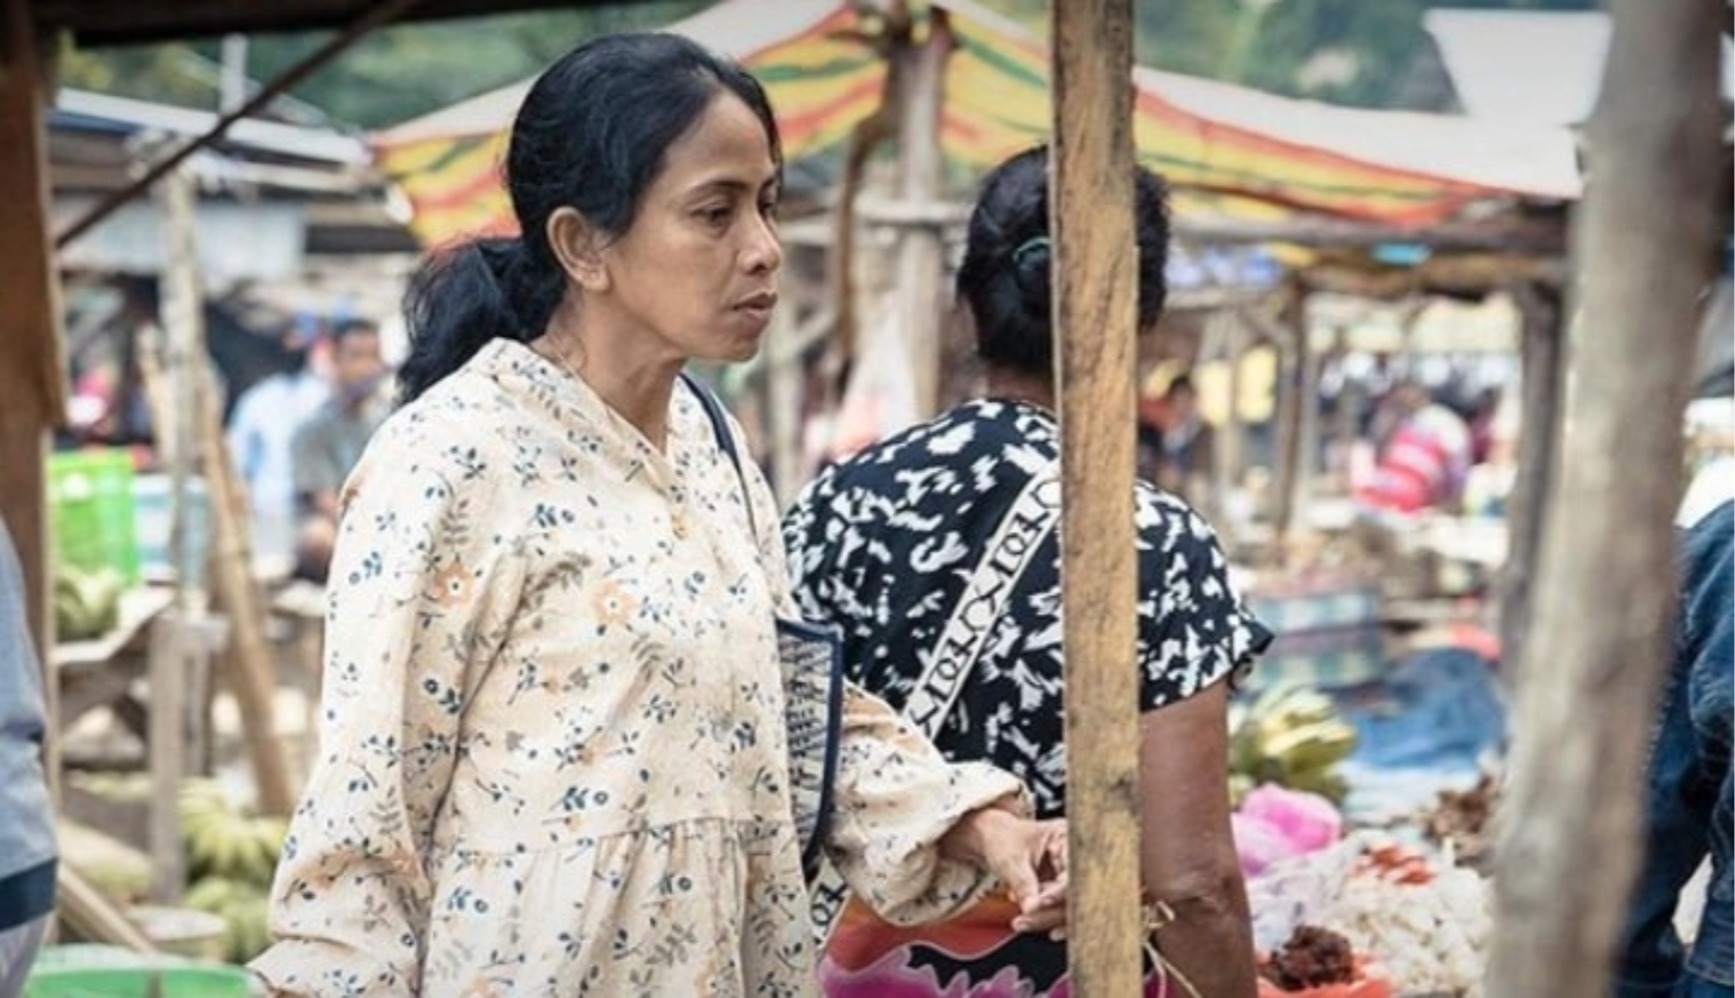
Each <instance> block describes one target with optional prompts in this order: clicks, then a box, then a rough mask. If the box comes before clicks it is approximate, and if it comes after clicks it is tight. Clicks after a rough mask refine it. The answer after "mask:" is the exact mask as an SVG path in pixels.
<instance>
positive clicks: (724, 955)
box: [254, 35, 1058, 996]
mask: <svg viewBox="0 0 1735 998" xmlns="http://www.w3.org/2000/svg"><path fill="white" fill-rule="evenodd" d="M506 165H507V172H508V178H509V179H508V185H509V187H510V191H511V195H512V203H513V208H514V211H515V213H516V215H517V218H518V222H519V226H520V230H521V232H522V233H523V234H522V236H520V237H518V238H514V239H506V240H495V241H490V242H486V243H473V244H470V245H466V246H462V247H460V248H458V249H456V250H452V251H449V252H447V253H444V254H442V255H439V256H437V257H435V258H434V259H433V260H432V261H431V262H430V264H429V265H428V267H427V268H426V269H425V270H424V271H423V272H422V274H421V275H420V276H419V278H418V280H417V282H416V284H415V287H414V288H413V291H412V296H411V300H410V303H409V308H408V311H409V319H410V325H411V330H412V335H413V340H414V346H413V351H412V355H411V357H410V358H409V359H408V361H407V363H406V364H405V365H404V366H403V369H402V378H403V382H404V383H403V393H404V396H405V399H406V404H405V405H404V406H403V407H402V408H401V409H400V410H399V411H398V412H396V413H395V414H394V415H393V416H392V417H391V418H390V419H389V420H388V421H387V422H386V423H385V424H384V426H382V427H381V428H380V430H379V431H378V432H377V434H376V435H375V436H374V438H373V439H372V441H371V442H370V444H369V446H368V449H367V452H366V454H365V455H364V457H363V458H362V460H361V463H360V465H359V466H358V467H357V469H356V471H355V473H354V474H353V475H352V476H351V478H350V479H349V481H348V483H347V484H346V486H345V490H344V491H345V496H344V509H343V513H342V519H341V524H340V527H339V536H338V539H337V545H336V553H335V556H334V560H333V565H332V569H331V597H330V599H331V602H330V610H329V616H328V618H327V624H326V642H325V644H326V648H327V653H326V663H325V677H326V678H325V685H324V690H323V695H322V696H323V699H322V707H323V718H324V726H323V729H322V731H321V740H320V758H319V760H318V762H317V765H316V769H315V772H314V773H313V775H312V778H311V781H310V785H309V787H308V789H307V793H306V797H305V799H304V800H303V802H302V804H301V806H300V808H299V809H298V811H297V813H296V815H295V819H294V823H293V828H292V830H291V834H290V836H289V840H288V843H287V845H286V847H285V853H284V858H283V861H282V863H281V865H280V867H279V869H278V872H277V878H276V883H275V885H274V886H273V890H272V907H273V911H272V928H273V930H274V931H275V933H276V935H277V937H278V940H279V941H278V943H277V945H276V946H275V947H274V948H272V949H271V950H269V951H268V952H266V953H265V954H264V955H263V956H261V957H260V958H259V959H258V961H257V962H256V963H255V964H254V966H255V968H256V969H257V970H258V971H259V972H260V973H261V974H262V975H263V976H264V977H265V978H266V979H267V981H268V982H269V984H270V986H271V987H272V989H273V990H274V991H275V992H277V993H293V994H316V995H338V994H343V995H351V994H377V995H406V994H424V995H430V996H433V995H439V996H478V995H499V996H507V995H510V996H529V995H560V996H571V995H585V994H589V995H598V996H617V995H620V996H624V995H721V996H745V995H803V994H808V993H811V991H812V990H813V976H812V974H813V964H814V954H813V949H814V947H813V933H812V926H811V924H810V923H809V921H808V915H807V903H806V884H805V882H804V879H803V865H802V863H803V856H802V844H801V842H800V841H799V838H800V834H801V833H800V832H799V831H798V828H797V822H796V820H795V817H794V805H793V803H792V801H793V790H792V780H793V776H792V763H791V760H790V757H789V755H788V752H787V749H788V744H789V741H790V731H791V729H789V728H788V727H787V726H786V725H787V723H788V722H787V719H786V716H785V713H784V709H785V702H786V700H785V697H786V691H787V687H786V686H785V682H786V680H785V677H784V673H783V671H782V668H781V665H780V661H781V660H780V658H779V651H778V646H777V642H776V636H775V632H774V618H775V617H776V616H779V615H785V616H786V615H788V614H789V613H790V611H791V607H790V605H789V594H788V588H787V586H788V584H787V581H786V579H785V576H784V574H783V553H782V547H781V544H780V543H779V538H778V536H777V532H776V529H775V510H774V508H773V505H772V500H771V496H770V493H769V490H768V489H767V488H766V486H765V483H764V481H763V479H762V478H761V477H759V475H758V474H757V472H756V470H755V469H753V468H751V467H750V466H748V467H746V468H745V469H739V470H738V466H737V465H736V464H735V462H734V461H732V460H731V457H730V455H729V454H728V453H727V451H726V449H725V446H723V445H724V444H727V445H728V446H730V447H733V446H734V441H735V439H737V438H738V436H739V428H738V427H736V426H735V425H734V424H733V422H732V421H729V420H726V419H725V418H724V417H723V416H722V415H721V414H720V413H718V414H717V416H716V418H715V420H714V421H713V419H712V417H711V415H710V413H709V412H708V410H707V404H708V397H701V395H700V394H699V392H700V391H701V389H699V388H698V387H697V386H696V385H692V384H689V383H687V382H684V381H683V380H681V379H680V377H679V373H680V370H681V367H682V365H683V364H684V363H685V362H686V361H688V360H689V359H692V358H701V359H704V360H707V361H741V360H746V359H747V358H749V357H751V356H752V355H753V353H754V352H755V351H756V350H757V349H758V346H759V341H760V338H761V337H762V335H763V334H764V331H765V328H766V324H767V321H768V319H769V317H770V313H771V309H772V307H773V305H774V304H775V303H776V300H777V271H778V266H779V263H780V262H781V251H780V249H779V245H778V238H777V228H776V222H775V217H776V215H775V212H776V205H777V198H778V185H779V182H780V175H781V162H780V155H779V150H778V144H777V132H776V127H775V124H774V121H773V119H772V115H771V110H770V108H769V107H768V106H767V104H766V100H765V95H764V93H763V91H762V90H761V89H760V87H759V85H758V84H757V83H755V82H754V81H753V79H752V78H751V77H750V76H748V75H747V74H746V73H745V72H743V71H742V70H741V69H740V68H738V67H736V66H734V65H732V64H730V63H728V62H726V61H723V60H720V59H718V58H716V57H714V56H712V55H710V54H708V53H706V52H705V51H704V50H703V49H701V48H699V47H698V46H696V45H694V44H693V43H691V42H689V41H686V40H683V39H680V38H677V37H674V36H668V35H633V36H618V37H611V38H604V39H600V40H598V41H594V42H590V43H587V44H585V45H583V46H581V47H580V48H578V49H577V50H575V51H574V52H573V53H571V54H570V55H568V56H567V57H565V58H563V59H562V60H560V61H559V62H558V63H556V64H555V65H554V66H553V67H552V68H550V69H549V70H548V71H547V72H546V73H544V74H543V75H542V77H541V78H540V79H539V80H538V81H537V82H536V84H535V85H534V86H533V87H532V88H531V90H530V93H529V95H528V96H527V97H526V98H525V101H524V105H523V108H522V109H521V110H520V112H519V114H518V117H517V121H516V123H515V124H514V127H513V132H512V140H511V145H510V149H509V151H508V154H507V164H506ZM756 523H757V524H759V525H761V526H762V529H761V530H759V531H758V532H757V533H756V532H755V529H754V527H755V524H756ZM841 715H842V725H841V736H840V737H839V739H838V741H837V743H836V744H837V748H838V752H837V756H838V764H837V775H836V780H835V784H834V786H833V791H834V802H833V806H832V808H831V809H830V812H829V813H830V821H829V825H828V830H827V832H826V833H825V835H824V836H823V840H822V841H821V844H822V846H823V849H824V852H825V854H826V855H827V856H828V857H829V858H830V859H831V860H832V862H833V863H834V864H835V865H836V866H838V867H839V868H840V869H842V870H843V871H844V872H845V874H846V875H847V876H848V878H849V880H850V882H851V884H852V885H853V886H854V887H855V889H856V890H858V891H859V892H861V894H862V895H863V896H865V897H867V898H868V899H869V900H870V902H871V903H872V904H873V905H874V907H875V908H876V909H878V910H879V911H880V912H881V913H883V914H885V915H886V916H887V917H889V918H894V919H897V920H899V921H920V920H923V919H930V918H936V917H942V916H945V915H947V914H949V913H951V912H952V911H955V910H957V909H958V908H959V907H960V906H962V905H965V904H967V903H968V902H969V901H971V900H972V899H973V898H975V897H977V896H978V895H980V894H981V893H982V892H983V890H984V889H985V888H986V887H987V886H988V885H989V883H990V881H991V879H992V878H991V877H990V876H989V875H988V872H989V871H991V872H992V873H993V874H997V875H998V876H999V878H1000V880H1001V881H1002V882H1004V883H1005V884H1006V885H1007V886H1008V887H1009V888H1010V889H1011V890H1012V891H1013V892H1014V893H1015V894H1016V895H1017V896H1018V897H1019V899H1020V900H1021V901H1022V902H1023V905H1024V910H1023V911H1022V912H1021V913H1020V915H1019V918H1020V923H1019V924H1020V925H1021V926H1026V927H1029V928H1042V927H1045V926H1046V925H1047V924H1049V923H1050V922H1052V921H1053V920H1054V918H1055V917H1056V913H1057V910H1058V909H1057V908H1056V906H1055V905H1056V900H1057V898H1056V894H1057V891H1056V890H1055V889H1054V887H1053V886H1052V885H1050V886H1048V887H1043V886H1042V885H1040V884H1039V883H1038V881H1037V878H1038V873H1037V869H1038V867H1039V865H1042V864H1043V863H1044V862H1046V861H1048V860H1050V859H1051V858H1052V856H1051V852H1052V850H1053V849H1054V847H1055V843H1054V832H1053V830H1052V829H1051V828H1050V827H1047V826H1043V825H1038V824H1037V823H1034V822H1031V821H1029V820H1028V819H1026V818H1024V817H1022V816H1021V815H1020V813H1019V812H1020V811H1021V809H1022V808H1023V806H1024V805H1023V804H1022V802H1021V797H1020V787H1019V786H1018V784H1017V782H1016V781H1015V780H1013V779H1012V778H1011V777H1009V776H1007V775H1005V774H1004V773H1000V772H998V771H996V770H993V769H992V768H990V767H988V766H985V765H964V766H952V765H948V764H946V763H945V762H944V761H943V760H942V759H941V758H940V757H939V755H938V754H937V753H936V752H935V751H934V749H933V748H932V746H931V745H930V744H929V743H928V742H927V741H926V740H925V739H923V738H921V737H920V736H919V735H917V734H916V733H914V732H913V731H912V730H911V729H909V728H908V727H906V726H903V725H901V724H900V723H899V722H898V720H897V718H896V716H895V715H894V714H892V713H891V712H890V710H889V709H888V708H886V707H885V705H884V704H883V703H881V702H879V701H878V700H875V699H873V698H871V697H868V696H866V695H863V694H861V693H859V692H858V691H855V690H853V689H849V690H846V691H845V692H844V694H843V699H842V709H841Z"/></svg>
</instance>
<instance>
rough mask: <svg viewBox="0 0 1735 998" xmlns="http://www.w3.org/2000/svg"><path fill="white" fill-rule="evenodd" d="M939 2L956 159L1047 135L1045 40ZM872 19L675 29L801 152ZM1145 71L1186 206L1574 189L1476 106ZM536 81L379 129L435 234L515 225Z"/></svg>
mask: <svg viewBox="0 0 1735 998" xmlns="http://www.w3.org/2000/svg"><path fill="white" fill-rule="evenodd" d="M747 5H751V8H752V9H751V10H748V9H746V6H747ZM930 6H931V7H938V8H943V9H945V10H946V11H947V12H948V14H949V17H950V28H951V32H952V36H953V39H954V47H953V51H952V54H951V56H950V58H949V60H948V62H947V71H946V77H945V94H944V107H943V112H942V118H941V131H942V143H943V145H944V149H945V152H946V154H947V156H948V158H949V159H950V160H952V161H953V162H954V163H956V164H960V165H962V166H964V167H967V168H969V169H972V170H975V171H981V170H985V169H987V168H989V167H991V166H993V165H994V164H995V163H997V162H999V161H1000V160H1002V159H1004V158H1005V157H1006V156H1008V155H1010V154H1012V153H1014V152H1016V151H1018V150H1019V149H1022V148H1025V147H1028V146H1029V145H1031V144H1033V143H1035V142H1039V141H1042V140H1044V139H1045V138H1046V137H1047V135H1048V131H1049V117H1050V113H1051V111H1050V103H1049V101H1050V94H1049V86H1048V53H1047V48H1046V44H1045V42H1044V41H1043V40H1042V39H1041V38H1040V37H1038V36H1036V35H1034V34H1032V33H1031V32H1029V31H1027V30H1026V29H1024V28H1022V27H1021V26H1019V25H1017V24H1014V23H1011V22H1009V21H1006V20H1004V19H1002V18H1000V17H999V16H997V15H995V14H993V13H991V12H989V11H987V10H984V9H982V8H980V7H977V6H976V5H975V4H973V3H971V2H969V0H944V2H936V3H933V4H931V5H930ZM865 27H866V26H864V25H863V24H862V23H861V21H860V19H859V17H858V14H857V13H856V11H855V9H854V6H853V5H851V4H848V3H836V2H834V0H780V2H779V3H778V4H776V5H769V4H763V3H755V2H754V0H726V2H724V3H720V4H718V5H716V6H715V7H713V8H711V9H709V10H707V11H705V12H703V13H701V14H699V15H697V16H695V17H694V18H691V19H689V20H688V21H685V22H681V23H680V24H677V25H674V26H672V27H671V29H670V30H675V31H680V32H682V33H684V34H689V35H690V36H692V37H694V38H696V39H698V40H699V41H702V42H704V43H706V44H707V45H710V46H711V47H712V48H715V49H718V50H719V51H723V52H726V53H727V54H730V55H733V56H734V57H736V58H737V59H739V60H741V61H742V62H743V63H744V64H745V65H746V66H748V67H749V68H750V69H751V70H752V71H753V72H754V73H755V75H757V76H758V77H759V78H760V80H761V81H762V82H763V83H764V84H765V87H766V90H767V92H768V93H769V95H770V97H771V102H772V106H773V107H774V108H776V109H777V116H778V124H779V127H780V129H781V131H782V135H783V143H784V151H785V155H786V157H787V158H788V159H790V160H797V159H800V158H802V157H805V156H809V155H811V154H814V153H817V152H820V151H823V150H826V149H828V148H831V147H833V146H835V145H836V144H837V143H839V142H840V141H841V140H842V139H844V138H845V137H846V136H847V135H848V134H849V132H850V130H851V129H852V128H853V127H854V126H855V125H856V124H857V123H858V122H860V121H861V120H862V119H863V118H864V117H866V116H867V115H869V114H871V113H872V112H873V110H874V109H875V108H876V107H877V106H878V104H879V101H880V99H881V91H882V89H883V86H884V82H885V75H886V70H885V66H884V64H883V62H882V60H881V59H880V57H879V56H878V55H877V54H876V53H875V51H874V50H873V48H872V47H871V46H870V45H869V44H868V42H867V41H866V40H865V39H864V37H863V30H864V28H865ZM1134 83H1135V86H1136V88H1137V89H1136V94H1135V110H1134V114H1135V120H1134V138H1135V142H1136V144H1137V147H1138V153H1139V156H1140V157H1141V159H1142V160H1143V161H1144V162H1145V163H1146V164H1147V165H1149V166H1151V167H1152V168H1154V169H1157V170H1159V171H1160V172H1162V173H1163V174H1164V175H1165V176H1167V177H1168V178H1169V180H1170V182H1171V183H1172V185H1173V186H1174V188H1175V190H1176V201H1175V210H1176V212H1177V213H1180V214H1183V215H1185V214H1208V215H1223V214H1230V215H1236V216H1241V217H1274V216H1281V215H1284V214H1288V213H1290V212H1292V211H1298V210H1300V211H1308V212H1316V213H1325V214H1330V215H1335V216H1339V217H1349V218H1359V219H1367V220H1374V221H1382V222H1387V223H1393V224H1399V225H1423V224H1427V223H1429V222H1432V221H1437V220H1439V219H1442V218H1445V217H1448V216H1451V215H1453V214H1455V213H1457V212H1459V211H1460V210H1462V209H1463V208H1464V207H1465V206H1467V205H1469V204H1471V203H1473V202H1477V201H1484V200H1488V199H1491V198H1510V197H1535V198H1546V199H1568V198H1571V197H1573V196H1575V195H1576V192H1577V190H1576V184H1577V177H1576V172H1575V167H1574V165H1573V163H1572V152H1571V139H1570V136H1569V135H1566V134H1565V133H1564V131H1562V132H1561V133H1560V134H1554V133H1543V132H1539V131H1538V130H1536V129H1534V128H1532V129H1529V130H1528V131H1527V132H1526V133H1524V134H1520V135H1511V134H1493V133H1491V132H1490V131H1489V130H1488V126H1485V125H1483V124H1482V123H1478V122H1471V121H1469V120H1468V119H1461V118H1448V117H1445V116H1435V115H1416V114H1391V113H1385V112H1369V111H1348V110H1345V109H1341V108H1330V107H1327V106H1325V105H1319V104H1312V103H1309V102H1304V101H1293V100H1287V99H1285V98H1278V97H1273V96H1270V95H1266V94H1259V93H1257V92H1254V91H1249V90H1246V89H1245V88H1240V87H1232V86H1228V85H1225V84H1220V83H1211V82H1208V81H1200V80H1193V79H1190V78H1186V77H1179V76H1175V75H1173V74H1164V73H1157V72H1155V71H1152V70H1146V69H1140V70H1138V71H1137V72H1136V73H1135V76H1134ZM526 89H528V83H525V84H520V85H518V86H515V87H509V88H505V89H503V90H501V91H497V92H495V93H493V94H486V95H483V96H482V97H479V98H475V99H473V100H472V101H467V102H464V103H463V104H461V105H457V106H454V107H453V108H450V109H447V110H446V111H442V112H436V113H435V114H433V115H430V116H428V117H426V118H423V119H418V120H417V121H415V122H410V123H408V124H406V125H403V126H400V127H399V128H395V129H393V130H391V131H390V132H387V133H384V134H382V135H380V136H378V137H377V138H376V142H375V148H376V150H377V154H378V160H379V164H380V166H381V167H382V168H383V169H384V170H385V172H386V173H388V174H389V175H390V176H392V177H393V178H395V179H396V180H397V182H398V183H399V184H400V186H401V187H402V189H403V190H404V192H405V193H406V194H407V195H408V197H409V199H410V202H411V204H412V206H413V208H414V218H413V222H412V227H413V228H414V230H415V231H416V233H417V235H418V237H419V238H421V239H422V240H423V242H424V243H425V244H429V245H436V244H439V243H443V242H446V241H448V240H451V239H454V238H460V237H464V236H469V235H476V234H498V233H503V232H508V231H510V230H511V229H512V227H513V221H512V216H511V210H510V206H509V205H508V204H507V201H506V197H505V193H504V191H503V189H502V187H501V184H500V176H499V164H500V162H501V161H502V159H503V154H504V150H505V143H506V138H507V131H508V129H509V127H510V124H511V118H512V115H513V114H514V113H515V112H516V110H517V105H518V103H519V102H520V101H521V100H522V98H523V93H524V91H525V90H526ZM1424 167H1426V168H1424Z"/></svg>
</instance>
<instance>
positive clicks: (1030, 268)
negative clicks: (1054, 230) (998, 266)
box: [1012, 235, 1054, 315]
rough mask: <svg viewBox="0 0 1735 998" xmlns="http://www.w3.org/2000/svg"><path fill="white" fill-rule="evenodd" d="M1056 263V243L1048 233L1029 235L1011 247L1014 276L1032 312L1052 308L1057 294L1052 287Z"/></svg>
mask: <svg viewBox="0 0 1735 998" xmlns="http://www.w3.org/2000/svg"><path fill="white" fill-rule="evenodd" d="M1053 263H1054V249H1053V244H1052V243H1050V242H1049V239H1048V237H1047V236H1046V235H1043V236H1034V237H1032V238H1030V239H1026V240H1024V242H1022V243H1020V244H1019V245H1018V248H1017V249H1015V250H1013V251H1012V280H1013V283H1015V284H1017V285H1018V291H1019V293H1020V294H1021V295H1022V296H1023V298H1024V304H1025V305H1026V306H1027V311H1028V313H1029V314H1031V315H1040V314H1042V313H1045V312H1047V311H1048V310H1049V304H1050V302H1051V301H1052V300H1053V297H1054V296H1053V294H1052V293H1051V292H1050V290H1049V289H1050V286H1051V284H1052V282H1053V277H1052V276H1051V275H1052V272H1053V271H1052V268H1053Z"/></svg>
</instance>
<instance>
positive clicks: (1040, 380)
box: [983, 367, 1055, 412]
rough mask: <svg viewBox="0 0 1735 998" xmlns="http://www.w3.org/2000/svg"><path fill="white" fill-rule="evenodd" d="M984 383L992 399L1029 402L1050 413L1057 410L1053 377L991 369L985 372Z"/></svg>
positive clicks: (1007, 369)
mask: <svg viewBox="0 0 1735 998" xmlns="http://www.w3.org/2000/svg"><path fill="white" fill-rule="evenodd" d="M983 381H984V382H985V387H986V389H987V394H988V397H990V398H997V399H1012V400H1015V401H1018V402H1029V403H1030V404H1032V405H1036V406H1040V407H1042V408H1044V409H1047V410H1049V411H1050V412H1053V411H1054V410H1055V400H1054V379H1053V378H1052V377H1048V376H1045V375H1036V374H1030V373H1028V372H1025V371H1014V370H1011V369H1009V368H1004V367H989V368H988V369H987V370H986V371H984V372H983Z"/></svg>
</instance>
